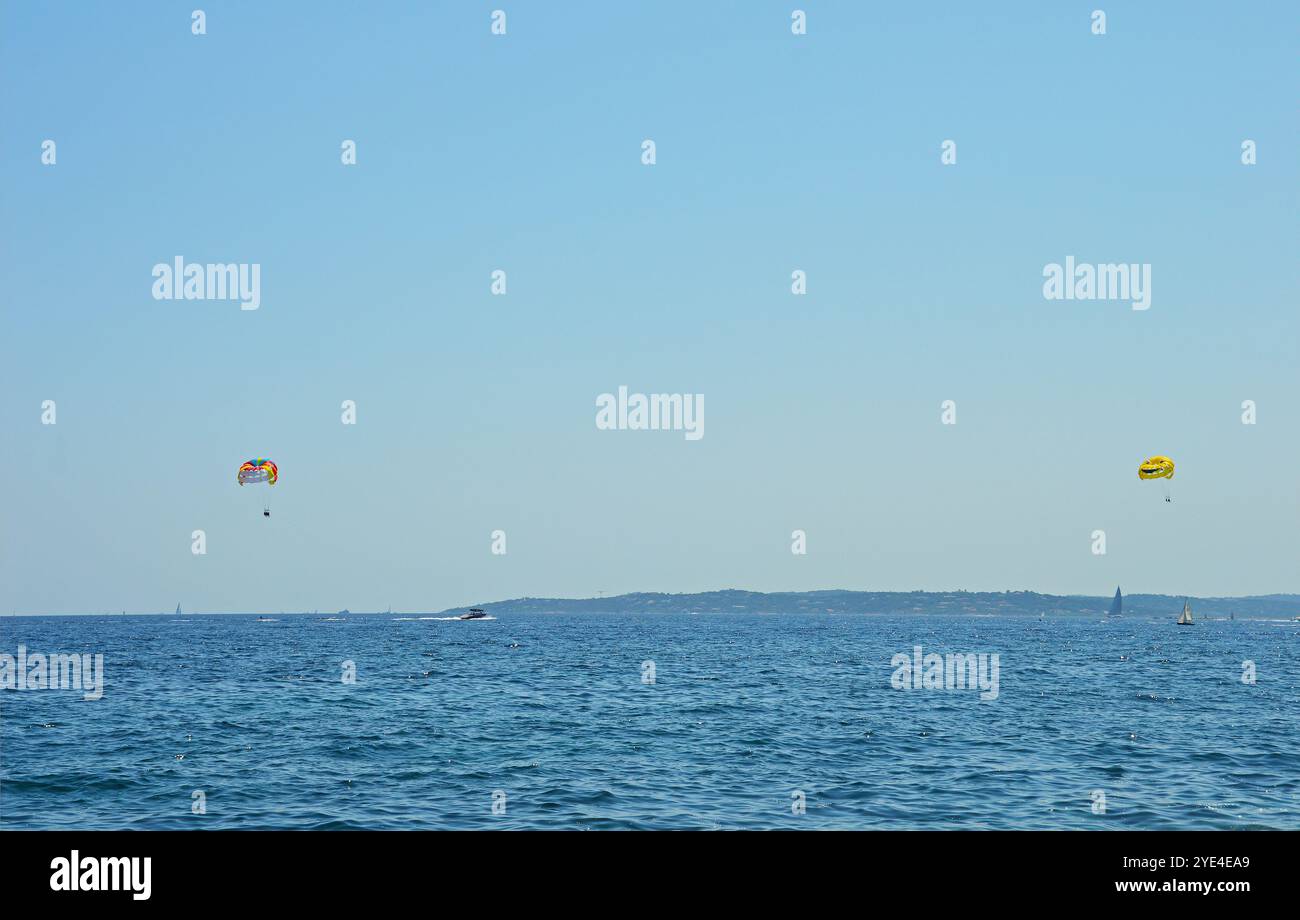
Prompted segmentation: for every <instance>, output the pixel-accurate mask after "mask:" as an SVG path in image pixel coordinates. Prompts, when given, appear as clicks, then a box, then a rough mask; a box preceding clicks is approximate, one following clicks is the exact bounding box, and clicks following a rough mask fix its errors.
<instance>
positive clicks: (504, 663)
mask: <svg viewBox="0 0 1300 920" xmlns="http://www.w3.org/2000/svg"><path fill="white" fill-rule="evenodd" d="M20 645H22V646H24V648H25V651H26V654H27V655H28V656H31V655H33V654H35V653H41V654H57V653H79V654H92V655H93V654H96V653H98V654H102V655H103V661H104V674H105V682H104V691H103V696H102V698H100V699H95V700H87V699H84V698H83V696H84V694H83V692H82V691H81V690H73V689H38V690H31V689H29V690H17V689H13V690H8V689H7V690H0V827H3V828H7V829H20V828H195V829H198V828H325V829H343V828H376V829H385V828H392V829H416V828H431V829H437V828H472V829H505V828H511V829H519V828H571V829H604V828H643V829H666V828H721V829H732V828H806V829H825V828H884V829H900V828H901V829H909V828H1012V829H1015V828H1083V829H1098V830H1101V829H1135V828H1152V829H1169V828H1291V829H1295V828H1300V624H1296V623H1289V622H1281V621H1243V620H1238V621H1234V622H1226V621H1223V622H1214V621H1203V622H1200V623H1198V624H1196V625H1195V626H1193V627H1191V628H1185V627H1184V628H1180V627H1177V626H1175V625H1174V624H1173V622H1172V619H1170V620H1169V621H1159V622H1157V621H1154V620H1146V619H1131V618H1124V619H1116V620H1111V621H1108V622H1106V621H1102V620H1101V618H1100V617H1098V618H1097V619H1087V620H1085V619H1080V618H1066V617H1058V618H1051V617H1049V618H1047V619H1042V620H1040V619H1029V618H1023V617H1006V618H997V617H969V616H967V617H958V616H939V615H916V616H849V615H845V616H824V617H823V616H816V615H810V614H791V615H770V616H764V615H754V614H744V615H726V614H701V615H686V614H681V615H675V614H662V615H654V616H647V615H626V614H617V615H616V614H582V615H561V614H553V615H547V614H528V615H522V614H521V615H514V616H511V615H506V614H503V615H501V616H500V617H499V618H494V619H488V620H482V621H477V622H461V621H456V620H448V619H439V618H434V617H422V616H418V615H411V616H403V615H398V614H373V615H347V616H343V617H337V616H333V617H331V616H325V615H280V616H276V617H272V618H271V619H270V620H268V621H259V620H258V619H257V618H256V617H253V616H205V615H183V616H180V617H175V616H171V615H166V616H147V617H146V616H97V617H93V616H92V617H46V618H24V617H16V618H5V619H3V620H0V652H3V653H7V654H8V655H11V656H16V655H17V653H18V646H20ZM918 645H919V646H921V647H922V650H923V654H929V653H938V654H941V655H943V654H948V653H975V654H980V653H984V654H986V655H993V654H996V655H997V656H998V665H999V668H998V686H997V695H996V698H981V691H980V690H979V689H978V688H972V689H962V688H959V687H954V688H952V689H941V688H937V689H924V688H922V689H895V687H894V686H893V685H892V684H893V683H894V682H895V671H896V667H895V665H894V664H892V663H891V662H892V661H893V660H894V658H895V656H897V655H902V656H904V657H907V658H911V657H912V656H913V654H914V652H913V650H914V647H915V646H918ZM989 660H990V661H991V659H989ZM346 662H351V663H352V665H353V666H354V667H355V678H356V679H355V682H354V683H349V682H345V681H344V680H343V679H342V678H343V676H344V674H345V673H346V668H347V665H346V664H345V663H346ZM1243 662H1253V664H1254V672H1255V676H1256V679H1257V682H1256V683H1254V684H1250V683H1246V682H1243V680H1242V675H1243V673H1246V669H1247V666H1246V665H1244V664H1243ZM983 696H985V697H988V696H989V694H988V693H984V694H983Z"/></svg>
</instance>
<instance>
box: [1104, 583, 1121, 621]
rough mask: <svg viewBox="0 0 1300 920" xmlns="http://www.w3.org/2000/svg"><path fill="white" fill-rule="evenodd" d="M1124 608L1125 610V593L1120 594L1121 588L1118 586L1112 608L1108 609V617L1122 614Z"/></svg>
mask: <svg viewBox="0 0 1300 920" xmlns="http://www.w3.org/2000/svg"><path fill="white" fill-rule="evenodd" d="M1123 610H1124V595H1122V594H1120V593H1119V588H1118V587H1116V588H1115V599H1114V600H1113V601H1111V602H1110V610H1109V611H1107V613H1106V617H1107V619H1109V618H1110V617H1117V616H1122V611H1123Z"/></svg>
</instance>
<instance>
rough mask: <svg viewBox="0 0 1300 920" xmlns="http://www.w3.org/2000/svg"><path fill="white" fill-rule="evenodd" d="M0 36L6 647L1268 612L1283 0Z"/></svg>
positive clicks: (1293, 318) (45, 27)
mask: <svg viewBox="0 0 1300 920" xmlns="http://www.w3.org/2000/svg"><path fill="white" fill-rule="evenodd" d="M196 6H197V7H201V8H203V9H204V10H205V11H206V13H207V34H206V35H202V36H196V35H193V34H191V28H190V12H191V10H193V9H194V8H195V7H196ZM796 7H801V8H803V9H805V10H806V11H807V13H808V27H807V28H808V33H807V34H806V35H803V36H796V35H793V34H792V33H791V28H790V22H791V20H790V12H791V10H792V9H794V8H796ZM1097 7H1101V8H1103V9H1104V10H1105V11H1106V14H1107V21H1106V32H1107V34H1105V35H1104V36H1098V35H1094V34H1092V30H1091V22H1090V18H1089V16H1090V13H1091V11H1092V10H1093V9H1094V8H1097ZM495 8H503V9H505V11H506V13H507V17H508V18H507V34H506V35H504V36H494V35H492V34H491V33H490V25H491V19H490V16H491V11H492V10H493V9H495ZM2 9H3V13H2V14H0V16H2V26H3V28H2V29H0V83H2V92H3V96H2V97H0V125H2V128H0V194H2V196H3V197H2V198H0V245H2V249H3V252H2V258H0V293H2V294H3V303H2V305H0V306H2V311H0V359H2V360H0V431H2V432H3V446H4V450H3V451H2V452H0V462H2V463H3V465H4V468H3V480H2V481H3V486H2V487H0V488H2V490H3V491H2V493H0V495H2V497H3V500H2V501H0V610H2V611H4V612H8V611H10V610H17V611H19V612H25V613H46V612H48V613H78V612H98V611H104V610H114V611H116V610H121V609H125V610H128V611H140V612H144V611H157V610H164V609H170V608H171V607H173V606H174V605H175V604H176V602H177V601H180V602H181V603H183V604H184V605H185V607H186V609H190V610H196V611H278V610H286V611H288V610H303V609H307V610H310V609H313V608H319V609H321V610H336V609H339V608H343V607H348V608H350V609H352V610H374V609H384V608H385V607H387V606H388V605H392V607H393V608H394V609H395V610H407V611H420V610H435V609H441V608H444V607H448V606H452V605H457V604H464V603H469V602H473V601H489V600H492V599H495V598H503V597H513V596H520V595H532V596H555V595H558V596H590V595H594V594H596V593H597V592H598V591H603V592H605V593H607V594H612V593H616V592H622V591H631V590H662V591H674V592H676V591H696V590H706V589H713V588H722V587H740V588H749V589H754V590H802V589H814V588H831V587H842V588H862V589H875V590H894V589H897V590H912V589H948V588H967V589H971V590H1003V589H1007V588H1012V589H1022V588H1028V589H1034V590H1040V591H1045V592H1052V593H1088V594H1109V593H1111V592H1112V591H1114V588H1115V585H1116V584H1122V585H1123V586H1124V588H1125V590H1132V591H1153V592H1169V593H1190V594H1201V595H1207V594H1262V593H1271V592H1282V591H1300V499H1298V494H1297V476H1298V475H1300V409H1298V408H1297V400H1298V398H1300V370H1298V368H1300V361H1298V360H1297V358H1298V354H1297V352H1300V320H1298V318H1297V305H1298V304H1300V297H1298V295H1300V290H1298V285H1297V275H1296V253H1297V242H1298V240H1297V223H1296V215H1297V201H1296V194H1297V189H1298V188H1300V184H1298V182H1297V180H1298V179H1300V167H1298V165H1297V163H1298V160H1297V155H1296V153H1297V130H1296V79H1295V77H1296V66H1295V48H1296V39H1297V32H1298V29H1297V26H1298V25H1300V7H1298V6H1297V5H1296V4H1295V3H1292V2H1263V3H1246V4H1219V3H1199V4H1198V3H1191V4H1188V3H1152V2H1124V3H1110V2H1105V0H1090V2H1089V3H1069V2H1059V3H1042V2H1024V3H989V4H984V3H981V4H966V3H956V2H953V3H905V4H877V3H871V4H867V3H856V2H837V3H831V2H822V0H808V2H800V3H795V2H784V3H776V2H732V3H727V2H705V3H699V2H691V3H664V2H656V3H638V4H633V3H613V2H599V3H596V2H592V3H579V2H555V3H540V2H508V0H493V2H488V3H474V2H455V3H444V4H432V3H409V4H399V3H381V4H345V3H324V4H296V3H288V2H284V3H262V2H248V3H225V2H221V3H216V2H214V3H200V2H197V0H192V2H187V3H179V2H169V3H151V4H146V3H130V4H73V3H56V4H37V3H15V2H5V3H4V4H3V7H2ZM47 139H49V140H53V141H55V143H56V144H57V148H56V149H57V162H56V164H55V165H52V166H50V165H43V164H42V162H41V153H42V146H41V145H42V142H43V141H45V140H47ZM348 139H351V140H354V141H355V142H356V144H357V164H356V165H354V166H345V165H343V164H342V163H341V162H340V145H341V144H342V143H343V141H345V140H348ZM645 139H652V140H653V141H654V142H655V144H656V147H657V151H656V152H657V162H656V163H655V165H653V166H646V165H643V164H642V161H641V154H642V147H641V145H642V141H643V140H645ZM946 139H951V140H953V141H955V142H956V144H957V162H956V164H955V165H944V164H942V163H941V162H940V154H941V149H940V148H941V144H942V143H943V141H945V140H946ZM1246 139H1251V140H1253V141H1255V143H1256V144H1257V151H1258V153H1257V156H1258V162H1257V163H1256V164H1255V165H1251V166H1247V165H1243V164H1242V162H1241V155H1242V154H1241V145H1242V142H1243V141H1244V140H1246ZM176 256H184V257H185V259H187V260H188V261H194V262H204V263H206V262H246V263H258V264H259V265H260V266H261V307H260V309H258V310H256V311H241V310H240V309H239V306H238V304H237V303H233V302H229V301H218V300H205V301H201V300H200V301H184V300H181V301H176V300H171V301H168V300H155V299H154V298H153V297H152V296H151V289H152V285H153V277H152V274H151V272H152V268H153V266H154V265H155V264H156V263H160V262H168V263H170V262H171V261H172V260H173V259H174V258H175V257H176ZM1067 256H1074V257H1075V259H1076V260H1077V261H1080V262H1092V263H1102V262H1125V263H1149V264H1150V265H1151V266H1152V268H1151V271H1152V297H1151V307H1150V309H1149V310H1147V311H1134V310H1132V309H1130V306H1129V305H1128V303H1124V302H1116V301H1101V300H1097V301H1079V300H1075V301H1049V300H1046V299H1044V297H1043V293H1042V286H1043V276H1042V272H1043V267H1044V266H1045V265H1047V264H1048V263H1052V262H1064V260H1065V258H1066V257H1067ZM496 269H502V270H504V271H506V272H507V279H508V281H507V284H508V293H507V294H506V295H505V296H493V294H492V293H491V291H490V282H491V278H490V275H491V273H492V272H493V270H496ZM795 270H803V271H805V272H807V277H808V291H807V294H805V295H802V296H796V295H794V294H792V293H791V289H790V288H791V272H793V271H795ZM619 385H626V386H628V387H629V389H630V390H631V391H633V392H644V393H687V394H692V393H699V394H703V395H704V400H705V407H706V408H705V436H704V437H703V438H702V439H700V440H698V441H688V440H686V439H685V438H684V437H683V434H682V432H669V431H608V430H598V429H597V427H596V424H595V415H596V407H595V401H596V398H597V397H598V396H599V395H600V394H601V393H605V392H614V391H616V390H617V388H618V387H619ZM348 399H350V400H355V402H356V405H357V424H355V425H344V424H342V423H341V421H340V417H341V413H342V410H341V403H342V402H343V401H344V400H348ZM948 399H951V400H953V401H955V403H956V405H957V424H955V425H943V424H941V420H940V404H941V403H942V401H944V400H948ZM1248 399H1249V400H1254V401H1255V403H1256V405H1257V412H1258V421H1257V424H1255V425H1243V424H1242V422H1241V415H1242V409H1241V404H1242V402H1243V401H1244V400H1248ZM44 400H54V401H55V403H56V406H57V410H56V411H57V422H56V424H54V425H43V424H42V409H41V406H42V402H43V401H44ZM1151 454H1166V455H1169V456H1171V457H1173V458H1174V459H1175V461H1176V462H1177V464H1178V468H1177V473H1176V475H1175V478H1174V480H1173V482H1172V494H1173V498H1174V501H1173V502H1172V503H1171V504H1166V503H1164V502H1163V500H1162V494H1161V490H1160V486H1159V484H1157V483H1142V482H1139V481H1138V479H1137V476H1136V468H1137V465H1138V463H1139V461H1141V460H1142V459H1143V458H1144V457H1146V456H1148V455H1151ZM257 456H266V457H270V458H272V459H274V460H275V461H276V462H277V463H278V464H279V467H280V474H281V481H280V483H279V484H278V485H276V486H275V487H274V490H273V491H272V492H271V495H270V498H271V506H272V516H271V517H270V518H269V519H264V518H263V517H262V515H261V513H260V512H261V505H260V504H259V503H258V502H259V496H258V495H257V493H254V494H253V495H252V496H251V497H250V490H253V489H257V488H260V489H265V487H248V488H246V489H244V490H243V491H241V489H240V487H239V486H237V485H236V483H235V473H236V470H237V469H238V466H239V464H240V463H241V462H242V461H243V460H245V459H247V458H250V457H257ZM199 529H201V530H203V531H205V533H206V538H207V552H206V554H205V555H194V554H193V553H192V552H191V533H192V531H194V530H199ZM497 529H500V530H504V531H505V532H506V539H507V544H506V546H507V552H506V554H505V555H504V556H500V555H493V554H492V552H491V536H490V535H491V533H492V531H493V530H497ZM795 529H802V530H804V531H806V533H807V549H808V552H807V554H806V555H795V554H792V553H791V551H790V545H791V532H792V531H793V530H795ZM1094 530H1104V531H1105V533H1106V541H1107V547H1106V548H1107V552H1106V554H1105V555H1104V556H1099V555H1095V554H1094V553H1093V552H1092V546H1093V542H1092V537H1091V535H1092V532H1093V531H1094Z"/></svg>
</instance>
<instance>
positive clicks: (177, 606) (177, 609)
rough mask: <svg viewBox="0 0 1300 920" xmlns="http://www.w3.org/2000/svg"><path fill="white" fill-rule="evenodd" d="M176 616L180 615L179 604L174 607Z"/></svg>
mask: <svg viewBox="0 0 1300 920" xmlns="http://www.w3.org/2000/svg"><path fill="white" fill-rule="evenodd" d="M176 615H177V616H180V615H181V605H180V604H177V605H176Z"/></svg>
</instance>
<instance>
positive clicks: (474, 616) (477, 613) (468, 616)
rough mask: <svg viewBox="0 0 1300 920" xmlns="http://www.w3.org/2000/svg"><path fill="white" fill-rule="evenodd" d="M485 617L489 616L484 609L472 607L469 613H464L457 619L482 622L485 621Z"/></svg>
mask: <svg viewBox="0 0 1300 920" xmlns="http://www.w3.org/2000/svg"><path fill="white" fill-rule="evenodd" d="M485 616H487V614H486V613H484V612H483V608H482V607H471V608H469V613H462V614H461V615H460V616H458V617H456V619H458V620H481V619H483V618H484V617H485Z"/></svg>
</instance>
